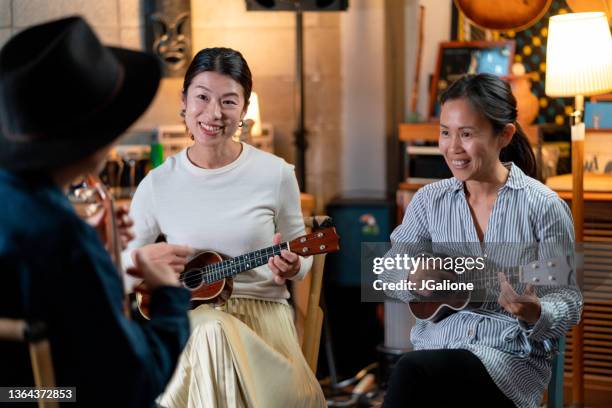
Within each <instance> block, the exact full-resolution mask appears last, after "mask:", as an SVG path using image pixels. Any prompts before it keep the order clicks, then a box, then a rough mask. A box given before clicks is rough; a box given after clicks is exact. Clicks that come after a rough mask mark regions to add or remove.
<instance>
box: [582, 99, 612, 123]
mask: <svg viewBox="0 0 612 408" xmlns="http://www.w3.org/2000/svg"><path fill="white" fill-rule="evenodd" d="M584 124H585V126H586V127H587V129H590V130H600V131H606V132H612V94H606V95H597V96H592V97H591V98H590V101H588V102H585V104H584Z"/></svg>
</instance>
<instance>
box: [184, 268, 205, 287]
mask: <svg viewBox="0 0 612 408" xmlns="http://www.w3.org/2000/svg"><path fill="white" fill-rule="evenodd" d="M181 280H182V281H183V286H185V287H186V288H187V289H197V288H198V287H199V286H200V285H201V284H202V271H200V270H198V269H190V270H188V271H185V272H183V274H182V275H181Z"/></svg>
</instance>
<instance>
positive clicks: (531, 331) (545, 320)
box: [518, 302, 555, 340]
mask: <svg viewBox="0 0 612 408" xmlns="http://www.w3.org/2000/svg"><path fill="white" fill-rule="evenodd" d="M554 310H555V309H554V307H553V305H552V304H550V303H548V302H540V318H539V319H538V321H536V322H535V323H527V322H525V321H523V320H519V321H518V323H519V326H520V328H521V329H522V330H523V331H524V332H525V333H526V334H527V335H528V336H529V337H530V338H532V339H534V340H538V339H541V338H545V337H546V334H547V333H548V331H549V330H550V329H551V327H552V325H553V322H554Z"/></svg>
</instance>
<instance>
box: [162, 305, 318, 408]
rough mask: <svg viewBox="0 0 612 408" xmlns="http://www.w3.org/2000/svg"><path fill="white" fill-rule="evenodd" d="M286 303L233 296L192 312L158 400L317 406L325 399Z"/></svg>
mask: <svg viewBox="0 0 612 408" xmlns="http://www.w3.org/2000/svg"><path fill="white" fill-rule="evenodd" d="M292 317H293V316H292V311H291V307H290V306H289V305H287V304H283V303H279V302H273V301H265V300H258V299H246V298H230V299H229V301H228V303H227V304H226V305H225V306H223V307H222V308H221V309H215V308H212V307H210V306H208V305H203V306H199V307H198V308H196V309H195V310H193V311H192V312H191V315H190V321H191V329H192V332H191V337H190V338H189V341H188V343H187V346H186V347H185V350H184V351H183V354H182V355H181V357H180V359H179V363H178V366H177V368H176V371H175V372H174V375H173V377H172V379H171V381H170V383H169V384H168V387H167V388H166V391H165V392H164V394H162V396H161V397H160V399H159V400H158V401H159V404H160V405H161V406H162V407H167V408H179V407H181V408H182V407H189V408H225V407H228V408H235V407H253V408H275V407H282V408H287V407H291V408H294V407H295V408H300V407H304V408H318V407H325V406H326V404H325V398H324V397H323V392H322V391H321V387H320V386H319V383H318V382H317V379H316V378H315V376H314V375H313V373H312V371H311V370H310V368H309V367H308V364H307V363H306V360H304V357H303V356H302V350H301V349H300V346H299V344H298V340H297V335H296V331H295V326H294V325H293V319H292Z"/></svg>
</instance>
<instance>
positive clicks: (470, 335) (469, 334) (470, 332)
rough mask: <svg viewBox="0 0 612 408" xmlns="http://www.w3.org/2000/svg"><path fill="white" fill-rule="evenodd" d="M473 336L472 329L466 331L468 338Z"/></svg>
mask: <svg viewBox="0 0 612 408" xmlns="http://www.w3.org/2000/svg"><path fill="white" fill-rule="evenodd" d="M473 335H474V329H470V330H468V336H469V337H472V336H473Z"/></svg>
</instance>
